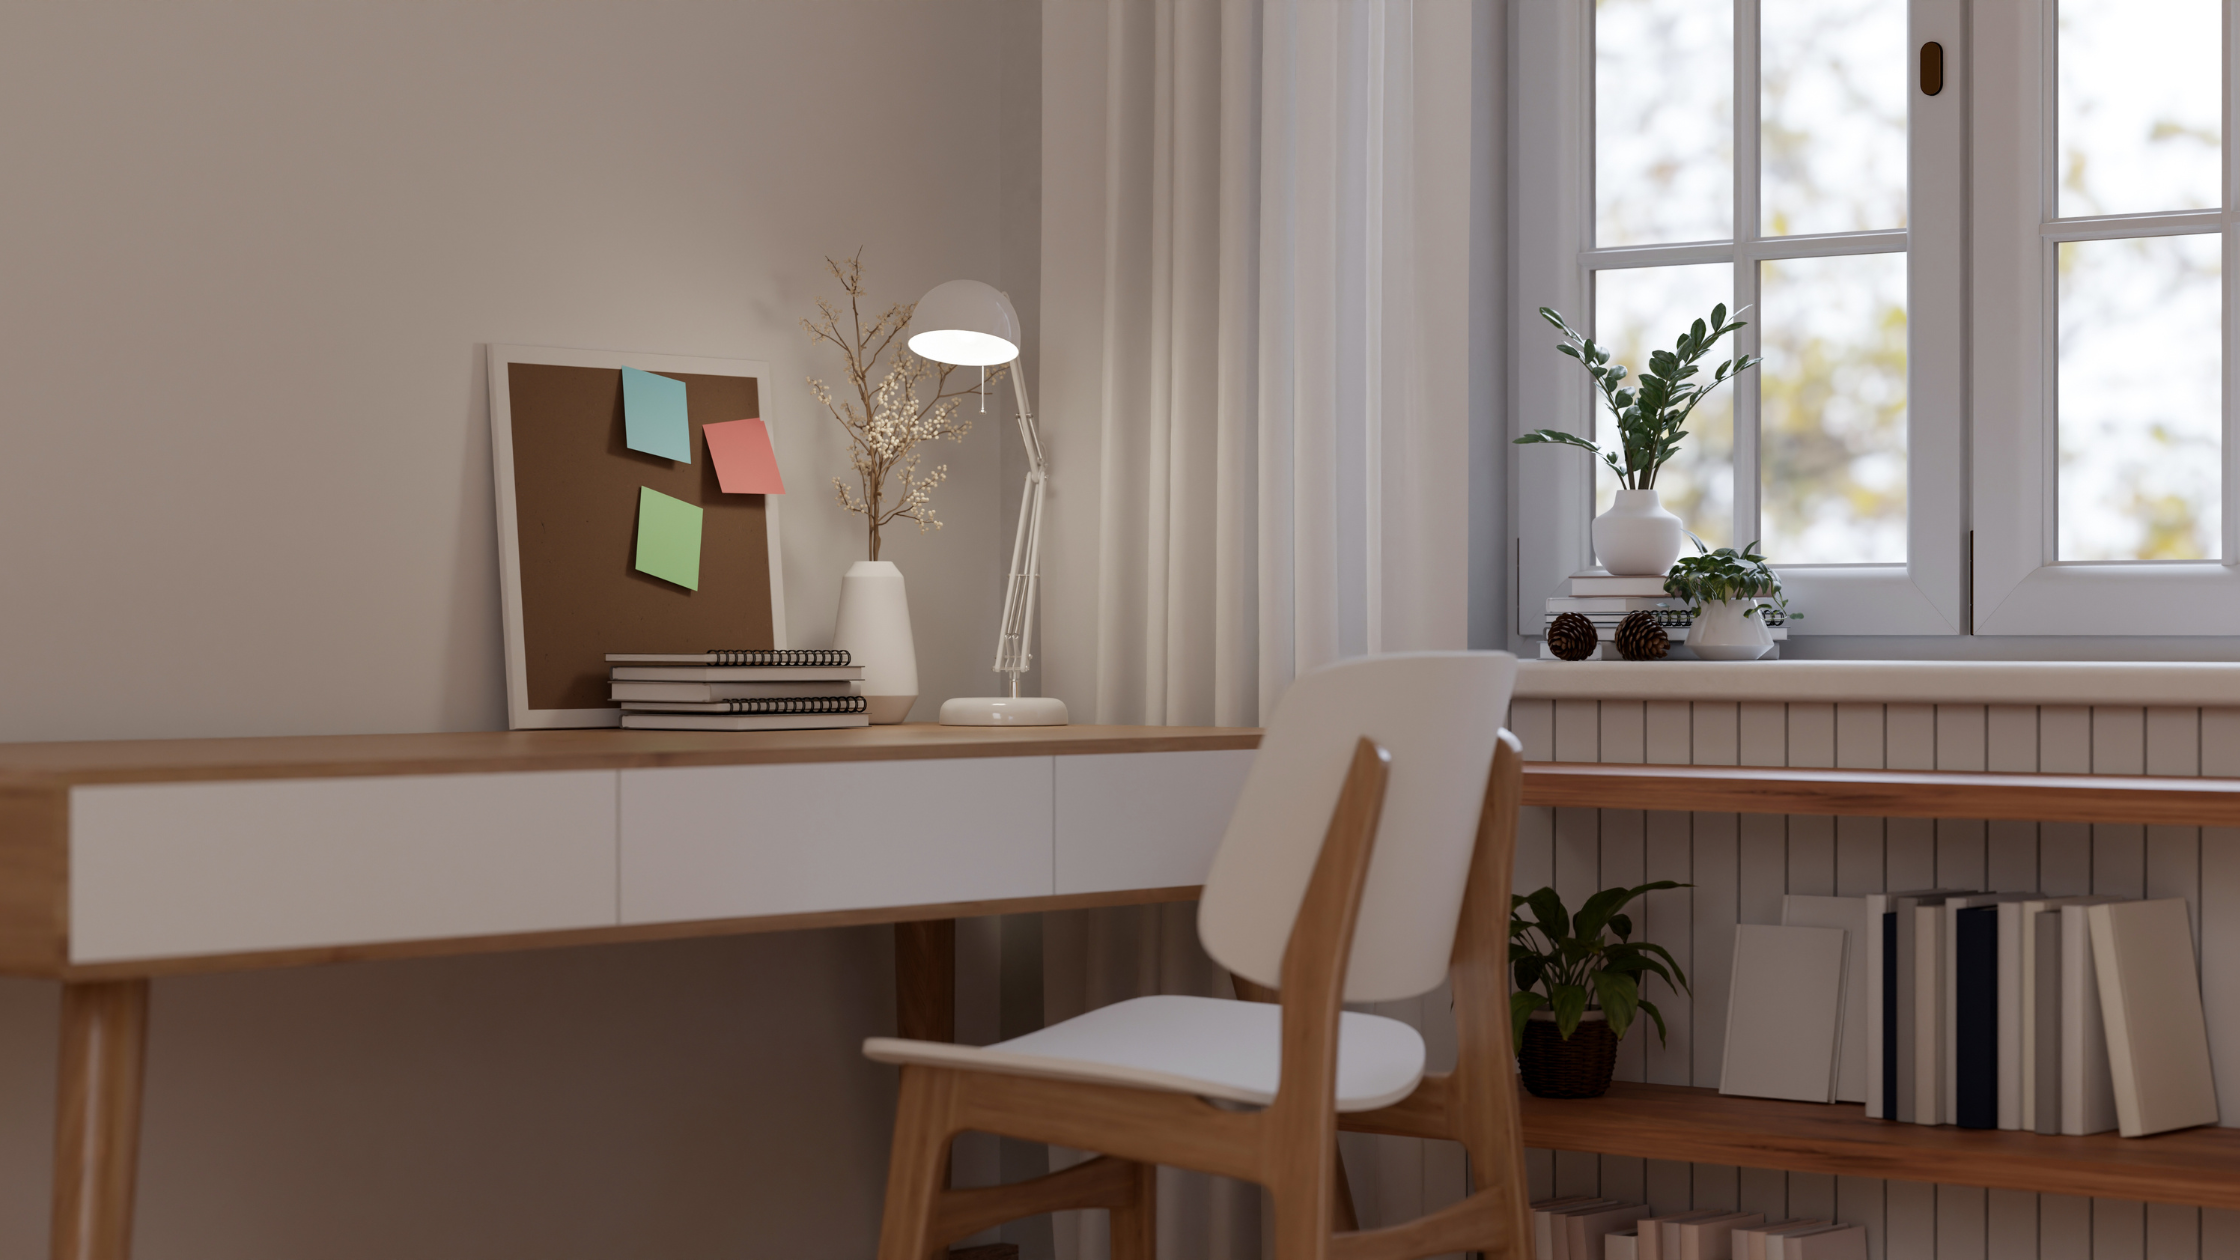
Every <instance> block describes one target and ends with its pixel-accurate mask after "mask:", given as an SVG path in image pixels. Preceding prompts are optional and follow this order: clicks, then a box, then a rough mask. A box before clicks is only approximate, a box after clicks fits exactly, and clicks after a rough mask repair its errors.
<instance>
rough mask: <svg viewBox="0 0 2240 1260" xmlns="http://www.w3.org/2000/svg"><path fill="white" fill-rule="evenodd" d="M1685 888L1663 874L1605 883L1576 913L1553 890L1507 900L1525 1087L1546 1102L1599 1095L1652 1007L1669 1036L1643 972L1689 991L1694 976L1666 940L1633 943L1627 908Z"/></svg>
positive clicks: (1512, 1012) (1512, 1004) (1660, 1034)
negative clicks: (1630, 883)
mask: <svg viewBox="0 0 2240 1260" xmlns="http://www.w3.org/2000/svg"><path fill="white" fill-rule="evenodd" d="M1687 887H1689V885H1687V884H1676V883H1674V882H1672V881H1671V880H1669V879H1661V880H1658V881H1656V882H1655V883H1651V884H1639V885H1636V886H1634V887H1632V888H1622V887H1621V888H1605V889H1603V890H1602V891H1601V892H1598V893H1596V894H1594V895H1593V896H1591V897H1589V898H1587V899H1586V901H1585V903H1584V904H1582V905H1581V906H1580V907H1579V912H1578V913H1577V914H1572V913H1569V912H1568V911H1566V910H1565V909H1564V906H1563V898H1562V897H1560V896H1558V895H1557V894H1556V890H1555V889H1553V888H1543V889H1541V890H1540V891H1538V892H1536V893H1533V894H1531V895H1530V896H1521V897H1520V896H1512V897H1511V898H1510V899H1509V900H1510V908H1509V973H1510V978H1511V979H1512V980H1514V981H1515V982H1516V986H1517V987H1516V991H1515V992H1513V993H1511V994H1510V995H1509V1018H1510V1020H1511V1021H1512V1024H1513V1031H1514V1036H1515V1038H1516V1048H1517V1068H1518V1071H1519V1073H1520V1074H1521V1075H1522V1076H1523V1077H1524V1087H1525V1088H1526V1089H1528V1090H1531V1091H1532V1092H1533V1093H1534V1094H1537V1095H1539V1096H1540V1097H1542V1098H1597V1097H1600V1096H1601V1095H1602V1093H1603V1091H1605V1090H1607V1089H1609V1088H1610V1072H1611V1070H1612V1069H1613V1068H1615V1067H1616V1066H1617V1063H1618V1042H1619V1041H1620V1040H1622V1039H1623V1038H1624V1037H1625V1035H1626V1030H1627V1029H1628V1028H1630V1027H1632V1026H1633V1018H1634V1015H1635V1013H1636V1012H1640V1011H1646V1012H1648V1014H1649V1018H1651V1019H1653V1020H1655V1021H1656V1023H1657V1040H1658V1041H1659V1042H1662V1041H1663V1040H1664V1037H1665V1030H1664V1016H1663V1014H1661V1013H1660V1012H1659V1011H1658V1010H1657V1007H1656V1004H1655V1003H1653V1002H1651V1001H1649V1000H1648V999H1646V998H1644V997H1642V996H1641V983H1642V977H1644V976H1652V975H1653V976H1656V977H1658V978H1660V979H1662V980H1663V981H1664V982H1665V987H1667V988H1670V989H1676V990H1678V991H1680V992H1683V993H1685V992H1688V977H1687V974H1686V973H1685V972H1683V971H1681V970H1680V964H1679V962H1677V961H1676V960H1675V959H1674V958H1673V957H1672V954H1671V953H1670V952H1669V951H1667V950H1666V949H1665V948H1664V947H1663V946H1661V945H1653V944H1651V943H1649V942H1647V941H1636V940H1633V939H1631V938H1632V936H1633V920H1632V918H1631V917H1629V916H1628V915H1626V914H1625V913H1624V910H1625V907H1626V906H1627V905H1628V904H1629V903H1630V902H1632V901H1633V899H1634V898H1636V897H1639V896H1640V895H1641V894H1643V893H1648V892H1660V891H1663V890H1664V889H1667V888H1687ZM1526 910H1529V911H1531V912H1532V915H1531V917H1530V918H1527V917H1525V915H1524V914H1523V912H1524V911H1526Z"/></svg>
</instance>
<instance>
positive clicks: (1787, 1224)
mask: <svg viewBox="0 0 2240 1260" xmlns="http://www.w3.org/2000/svg"><path fill="white" fill-rule="evenodd" d="M1833 1224H1835V1222H1834V1221H1826V1220H1819V1221H1815V1220H1807V1219H1805V1218H1804V1217H1801V1216H1797V1217H1791V1218H1789V1219H1788V1220H1785V1221H1767V1222H1766V1223H1765V1224H1763V1225H1751V1226H1748V1227H1746V1228H1743V1229H1738V1230H1736V1231H1735V1232H1734V1260H1766V1237H1767V1236H1768V1235H1770V1234H1776V1233H1779V1232H1781V1231H1782V1230H1793V1229H1812V1228H1815V1227H1817V1226H1821V1225H1833Z"/></svg>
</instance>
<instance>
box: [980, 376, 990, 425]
mask: <svg viewBox="0 0 2240 1260" xmlns="http://www.w3.org/2000/svg"><path fill="white" fill-rule="evenodd" d="M980 414H981V415H986V414H988V365H987V364H985V363H983V364H981V365H980Z"/></svg>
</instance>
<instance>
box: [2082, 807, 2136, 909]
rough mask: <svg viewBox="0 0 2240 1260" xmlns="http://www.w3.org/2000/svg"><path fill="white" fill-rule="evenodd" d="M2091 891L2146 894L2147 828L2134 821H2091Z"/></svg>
mask: <svg viewBox="0 0 2240 1260" xmlns="http://www.w3.org/2000/svg"><path fill="white" fill-rule="evenodd" d="M2092 891H2094V892H2096V893H2114V894H2116V895H2117V896H2119V897H2144V896H2146V895H2147V829H2146V828H2145V827H2141V826H2139V825H2138V824H2136V823H2094V824H2092Z"/></svg>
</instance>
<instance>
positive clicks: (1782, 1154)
mask: <svg viewBox="0 0 2240 1260" xmlns="http://www.w3.org/2000/svg"><path fill="white" fill-rule="evenodd" d="M1524 1144H1525V1145H1526V1146H1528V1147H1539V1148H1542V1149H1550V1150H1558V1151H1586V1152H1590V1153H1593V1154H1597V1155H1633V1156H1639V1157H1643V1158H1647V1159H1668V1160H1674V1161H1678V1162H1684V1163H1699V1164H1731V1165H1736V1166H1740V1167H1747V1168H1780V1169H1788V1170H1793V1171H1796V1172H1816V1173H1836V1174H1840V1175H1843V1176H1850V1177H1874V1178H1887V1179H1892V1180H1898V1181H1933V1182H1943V1183H1948V1184H1952V1185H1964V1186H1987V1187H1990V1188H1992V1189H1998V1190H2029V1191H2037V1192H2041V1193H2045V1194H2070V1195H2079V1196H2086V1197H2094V1198H2104V1199H2131V1200H2143V1201H2145V1202H2149V1203H2177V1204H2185V1205H2188V1206H2200V1207H2215V1208H2228V1209H2240V1129H2221V1128H2202V1129H2186V1130H2183V1131H2181V1132H2177V1133H2165V1134H2161V1135H2158V1136H2156V1137H2149V1138H2122V1137H2117V1136H2116V1135H2115V1134H2113V1133H2102V1134H2099V1135H2097V1136H2094V1137H2043V1136H2040V1135H2038V1134H2035V1133H2007V1132H2000V1131H1997V1130H1982V1129H1957V1128H1952V1127H1950V1126H1944V1125H1937V1126H1932V1125H1925V1124H1896V1123H1892V1122H1890V1121H1885V1120H1869V1119H1867V1118H1866V1109H1865V1108H1863V1107H1861V1106H1859V1105H1858V1104H1856V1103H1837V1104H1834V1105H1832V1106H1822V1105H1820V1104H1816V1103H1792V1102H1775V1101H1772V1100H1769V1099H1762V1098H1722V1097H1720V1095H1719V1092H1718V1091H1717V1090H1711V1089H1687V1088H1683V1087H1681V1086H1677V1085H1634V1084H1628V1083H1625V1082H1618V1083H1616V1084H1613V1085H1612V1086H1611V1087H1610V1092H1609V1093H1608V1094H1605V1095H1604V1096H1602V1097H1600V1098H1587V1099H1560V1100H1559V1099H1548V1098H1534V1097H1532V1096H1530V1095H1526V1096H1525V1099H1524Z"/></svg>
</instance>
